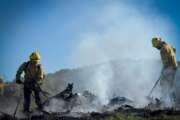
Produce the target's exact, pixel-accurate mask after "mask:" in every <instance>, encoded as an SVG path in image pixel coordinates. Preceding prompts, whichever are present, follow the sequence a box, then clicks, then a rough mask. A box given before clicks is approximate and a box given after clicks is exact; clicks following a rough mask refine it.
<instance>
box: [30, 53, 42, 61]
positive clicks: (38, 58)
mask: <svg viewBox="0 0 180 120" xmlns="http://www.w3.org/2000/svg"><path fill="white" fill-rule="evenodd" d="M29 59H30V60H40V59H41V56H40V54H39V52H37V51H35V52H33V53H31V55H30V56H29Z"/></svg>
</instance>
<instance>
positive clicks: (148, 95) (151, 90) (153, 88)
mask: <svg viewBox="0 0 180 120" xmlns="http://www.w3.org/2000/svg"><path fill="white" fill-rule="evenodd" d="M160 80H161V76H160V77H159V79H158V80H157V81H156V83H155V84H154V86H153V88H152V89H151V91H150V92H149V94H148V96H147V97H148V98H149V97H150V96H151V94H152V93H153V91H154V88H155V87H156V86H157V84H158V83H159V81H160Z"/></svg>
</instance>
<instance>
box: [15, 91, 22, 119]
mask: <svg viewBox="0 0 180 120" xmlns="http://www.w3.org/2000/svg"><path fill="white" fill-rule="evenodd" d="M21 100H22V91H21V90H20V95H19V99H18V103H17V105H16V108H15V110H14V114H13V117H14V118H15V117H16V113H17V110H18V108H19V105H20V103H21Z"/></svg>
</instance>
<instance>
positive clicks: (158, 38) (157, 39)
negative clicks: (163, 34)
mask: <svg viewBox="0 0 180 120" xmlns="http://www.w3.org/2000/svg"><path fill="white" fill-rule="evenodd" d="M160 43H161V38H160V37H153V38H152V44H153V46H154V47H157V46H158V45H159V44H160Z"/></svg>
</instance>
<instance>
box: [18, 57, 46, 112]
mask: <svg viewBox="0 0 180 120" xmlns="http://www.w3.org/2000/svg"><path fill="white" fill-rule="evenodd" d="M33 56H34V55H33ZM35 56H36V55H35ZM32 58H33V60H30V61H28V62H24V63H23V64H22V65H21V66H20V67H19V69H18V70H17V74H16V83H18V84H21V83H24V111H29V107H30V100H31V94H32V92H34V94H35V102H36V104H37V106H38V108H39V109H42V102H41V98H40V92H41V91H40V88H39V84H38V83H41V82H42V80H43V79H44V72H43V68H42V65H41V64H38V63H37V62H36V61H34V60H35V59H34V58H35V57H32ZM23 72H24V82H22V81H21V74H22V73H23Z"/></svg>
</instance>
